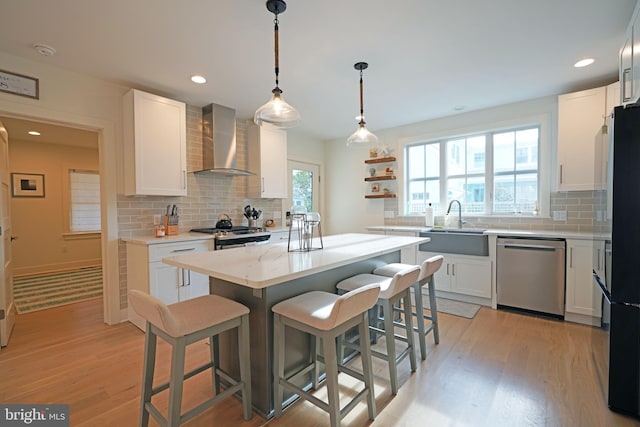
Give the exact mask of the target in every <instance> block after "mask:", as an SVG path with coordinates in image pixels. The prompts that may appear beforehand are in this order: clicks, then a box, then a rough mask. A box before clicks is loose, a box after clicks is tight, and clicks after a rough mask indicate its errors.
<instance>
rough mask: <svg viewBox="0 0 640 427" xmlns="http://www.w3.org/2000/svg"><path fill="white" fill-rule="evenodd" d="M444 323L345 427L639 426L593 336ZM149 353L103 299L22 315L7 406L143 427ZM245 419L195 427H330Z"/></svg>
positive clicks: (287, 418)
mask: <svg viewBox="0 0 640 427" xmlns="http://www.w3.org/2000/svg"><path fill="white" fill-rule="evenodd" d="M440 319H441V326H440V328H441V338H440V344H439V345H437V346H436V345H434V343H433V339H432V337H431V336H429V337H428V349H429V355H428V358H427V360H426V361H424V362H422V363H419V366H418V370H417V371H416V372H415V373H414V374H412V375H410V372H409V362H408V360H405V361H403V362H402V364H401V365H400V367H399V374H400V380H401V387H400V391H399V393H398V395H396V396H391V395H390V391H389V387H388V382H387V378H388V372H387V368H386V365H384V364H383V363H382V362H381V361H378V360H374V362H375V366H376V375H375V383H376V387H375V391H376V402H377V406H378V417H377V418H376V420H375V421H374V422H370V421H369V420H368V419H367V411H366V407H365V406H364V404H362V405H360V406H358V407H356V408H355V410H354V411H353V412H352V413H351V414H349V416H348V417H347V418H346V419H345V420H344V422H343V425H345V426H353V427H356V426H368V425H371V426H384V427H389V426H393V427H411V426H416V427H418V426H420V427H422V426H438V427H439V426H563V427H564V426H580V427H589V426H594V427H595V426H597V427H600V426H640V422H638V421H637V420H635V419H632V418H628V417H623V416H621V415H618V414H615V413H613V412H610V411H609V410H608V409H607V407H606V405H605V403H604V398H603V396H602V394H601V392H600V390H599V388H598V384H597V379H596V377H595V374H594V372H593V368H592V363H591V356H590V353H589V343H590V337H589V336H590V333H591V328H590V327H587V326H582V325H577V324H572V323H569V322H558V321H554V320H547V319H540V318H535V317H532V316H526V315H521V314H515V313H509V312H505V311H495V310H491V309H487V308H482V309H481V310H480V311H479V313H478V314H477V315H476V317H475V318H474V319H473V320H469V319H465V318H462V317H456V316H451V315H446V314H441V315H440ZM167 348H168V347H167V346H160V349H161V350H163V349H164V350H166V349H167ZM142 351H143V333H142V332H141V331H140V330H138V329H137V328H136V327H134V326H133V325H131V324H130V323H128V322H126V323H123V324H120V325H117V326H107V325H105V324H103V322H102V300H101V299H97V300H92V301H87V302H83V303H78V304H72V305H68V306H64V307H59V308H54V309H51V310H46V311H40V312H34V313H28V314H23V315H19V316H18V317H17V320H16V326H15V330H14V333H13V337H12V338H11V341H10V342H9V346H8V347H6V348H3V349H2V350H0V384H1V386H0V402H2V403H21V404H29V403H38V404H47V403H49V404H53V403H68V404H70V408H71V425H72V426H91V427H93V426H116V425H117V426H135V425H137V418H138V406H139V400H138V395H139V392H140V377H141V372H142ZM207 356H208V347H207V346H206V344H204V343H196V344H194V345H193V346H191V347H190V349H189V353H188V355H187V364H188V365H189V364H191V366H193V365H195V364H196V363H200V362H202V361H203V360H205V358H206V357H207ZM168 360H169V359H168V354H166V351H165V352H161V354H159V356H158V359H157V363H158V365H157V366H158V368H157V375H158V380H160V381H164V380H166V379H167V377H168V369H167V367H168V365H169V363H168ZM418 361H420V358H419V357H418ZM210 385H211V377H210V375H207V374H202V375H200V376H198V377H195V378H193V379H191V380H189V381H188V382H187V384H186V385H185V397H184V402H185V403H184V407H187V408H189V407H193V406H195V404H196V403H197V402H200V401H202V400H204V399H205V398H206V397H207V396H209V393H210ZM343 391H345V392H347V393H348V392H349V391H350V390H349V389H348V388H347V389H345V390H343ZM160 397H164V396H160ZM160 404H162V403H160ZM241 412H242V411H241V408H240V403H239V402H238V401H237V400H236V399H229V400H227V401H226V402H224V403H222V404H220V405H218V406H217V407H214V408H211V409H209V410H207V411H206V412H204V413H203V414H201V415H200V416H198V417H197V418H195V419H193V420H192V421H191V422H189V423H187V424H186V425H189V426H212V425H213V426H225V427H227V426H247V427H249V426H261V425H269V426H287V427H288V426H291V427H311V426H326V425H327V424H328V416H327V415H326V414H325V413H323V412H321V411H319V410H318V409H316V408H315V407H314V406H312V405H310V404H308V403H305V402H299V403H296V404H295V405H293V406H292V408H290V409H289V410H287V411H285V413H284V414H283V416H282V418H280V419H277V420H271V421H269V422H267V421H265V420H263V419H262V418H261V417H260V416H258V415H254V417H253V419H252V420H251V421H244V420H243V419H242V416H241ZM151 425H155V423H154V422H153V421H152V422H151Z"/></svg>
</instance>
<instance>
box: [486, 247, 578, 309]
mask: <svg viewBox="0 0 640 427" xmlns="http://www.w3.org/2000/svg"><path fill="white" fill-rule="evenodd" d="M497 245H498V247H497V258H496V276H497V283H496V287H497V294H498V308H505V307H508V308H518V309H523V310H527V311H533V312H537V313H543V314H547V315H552V316H554V317H559V318H564V283H565V250H566V245H565V241H564V240H563V239H544V238H540V239H538V238H529V237H527V238H519V237H498V244H497Z"/></svg>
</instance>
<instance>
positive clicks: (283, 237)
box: [269, 228, 289, 244]
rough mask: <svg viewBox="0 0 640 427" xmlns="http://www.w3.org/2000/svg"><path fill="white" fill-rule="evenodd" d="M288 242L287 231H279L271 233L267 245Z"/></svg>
mask: <svg viewBox="0 0 640 427" xmlns="http://www.w3.org/2000/svg"><path fill="white" fill-rule="evenodd" d="M288 241H289V229H288V228H287V229H280V230H276V231H272V232H271V237H270V238H269V244H271V243H287V242H288Z"/></svg>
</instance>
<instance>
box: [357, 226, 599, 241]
mask: <svg viewBox="0 0 640 427" xmlns="http://www.w3.org/2000/svg"><path fill="white" fill-rule="evenodd" d="M429 229H431V227H410V226H402V225H376V226H371V227H367V230H370V231H415V232H420V231H423V230H425V231H426V230H429ZM484 234H488V235H496V236H514V237H548V238H553V239H578V240H593V239H596V240H608V239H610V238H611V236H610V235H606V234H594V233H581V232H577V231H552V230H510V229H487V230H485V231H484Z"/></svg>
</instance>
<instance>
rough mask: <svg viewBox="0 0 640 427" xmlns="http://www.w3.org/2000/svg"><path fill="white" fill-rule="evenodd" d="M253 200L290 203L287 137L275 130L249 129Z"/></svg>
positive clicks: (268, 128)
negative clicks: (260, 199)
mask: <svg viewBox="0 0 640 427" xmlns="http://www.w3.org/2000/svg"><path fill="white" fill-rule="evenodd" d="M248 145H249V158H248V166H249V170H250V171H251V172H253V173H255V175H254V176H250V177H249V180H248V189H247V192H248V195H249V197H254V198H257V197H261V198H268V199H286V198H287V197H288V196H287V133H286V131H284V130H282V129H278V128H276V127H274V126H270V125H267V124H263V125H262V126H257V125H255V124H250V125H249V142H248Z"/></svg>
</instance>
